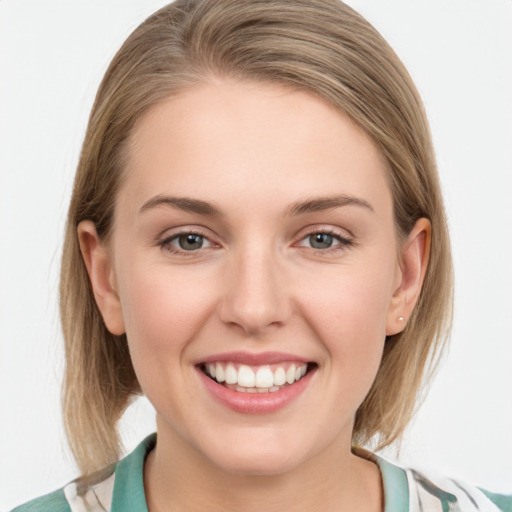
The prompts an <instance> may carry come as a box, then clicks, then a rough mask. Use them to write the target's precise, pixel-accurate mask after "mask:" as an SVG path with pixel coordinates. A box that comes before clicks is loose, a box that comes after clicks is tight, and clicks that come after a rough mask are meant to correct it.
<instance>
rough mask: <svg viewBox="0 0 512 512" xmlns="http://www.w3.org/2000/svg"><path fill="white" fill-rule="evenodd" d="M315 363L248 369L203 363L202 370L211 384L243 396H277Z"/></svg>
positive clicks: (272, 365) (218, 363) (225, 364)
mask: <svg viewBox="0 0 512 512" xmlns="http://www.w3.org/2000/svg"><path fill="white" fill-rule="evenodd" d="M315 367H316V364H315V363H292V362H289V363H279V364H270V365H268V364H267V365H262V366H249V365H245V364H238V363H235V362H217V363H202V364H200V365H199V368H200V370H201V371H202V372H203V373H204V374H205V375H206V376H207V377H209V378H210V379H211V380H213V381H214V382H216V383H217V384H220V385H222V386H224V387H226V388H228V389H231V390H233V391H238V392H241V393H274V392H276V391H279V390H281V389H283V388H286V387H289V386H291V385H292V384H294V383H295V382H298V381H299V380H301V379H302V378H303V377H304V376H305V375H306V374H307V373H308V372H310V371H312V370H313V369H314V368H315Z"/></svg>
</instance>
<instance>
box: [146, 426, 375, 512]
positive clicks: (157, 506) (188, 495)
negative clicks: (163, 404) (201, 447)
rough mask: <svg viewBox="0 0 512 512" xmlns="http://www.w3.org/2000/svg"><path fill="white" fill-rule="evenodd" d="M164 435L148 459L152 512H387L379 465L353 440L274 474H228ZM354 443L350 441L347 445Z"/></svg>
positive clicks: (186, 445) (149, 506)
mask: <svg viewBox="0 0 512 512" xmlns="http://www.w3.org/2000/svg"><path fill="white" fill-rule="evenodd" d="M173 437H174V436H172V435H170V436H168V435H166V434H164V435H161V433H160V432H159V437H158V441H157V445H156V447H155V448H154V449H153V451H152V452H151V453H150V454H149V455H148V458H147V459H146V463H145V467H144V484H145V490H146V499H147V504H148V510H149V512H185V511H187V512H195V511H203V510H208V511H212V512H217V511H219V512H220V511H235V510H236V511H237V512H239V511H243V512H260V511H261V510H265V511H266V512H282V510H293V511H294V512H306V511H311V510H322V511H325V512H331V511H332V512H334V511H336V512H345V511H347V512H348V511H350V512H358V511H361V512H362V511H364V512H382V510H383V493H382V484H381V477H380V472H379V469H378V467H377V466H376V465H375V464H374V463H373V462H370V461H367V460H365V459H362V458H360V457H357V456H355V455H353V454H352V453H351V449H350V439H348V440H345V442H340V441H339V440H337V441H336V443H334V444H332V445H329V446H327V447H326V448H325V449H324V450H323V451H322V452H321V453H318V454H316V455H315V456H313V457H311V458H309V459H308V460H306V461H304V462H303V463H302V464H300V465H298V466H297V467H294V468H293V469H291V470H289V471H286V472H283V473H279V474H272V475H250V474H238V473H233V472H231V471H225V470H223V469H222V468H219V467H217V466H215V465H214V464H213V463H212V462H211V461H209V460H207V459H206V458H205V457H204V456H202V455H201V454H199V453H198V452H197V451H196V450H194V449H193V448H192V447H191V446H190V445H188V444H187V443H185V442H184V441H183V440H181V439H177V438H174V439H173ZM347 441H348V442H347Z"/></svg>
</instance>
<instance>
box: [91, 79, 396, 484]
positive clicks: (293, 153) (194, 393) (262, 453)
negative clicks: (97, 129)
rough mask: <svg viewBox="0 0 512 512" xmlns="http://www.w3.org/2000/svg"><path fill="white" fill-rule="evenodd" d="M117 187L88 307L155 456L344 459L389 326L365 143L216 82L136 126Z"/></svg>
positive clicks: (285, 101)
mask: <svg viewBox="0 0 512 512" xmlns="http://www.w3.org/2000/svg"><path fill="white" fill-rule="evenodd" d="M125 178H126V179H125V181H124V182H123V185H122V188H121V190H120V192H119V196H118V202H117V205H116V210H115V219H114V229H113V236H112V239H111V241H110V245H109V247H108V251H107V252H106V253H105V254H107V253H108V258H107V259H108V263H107V264H106V265H105V266H104V269H105V275H106V276H107V277H108V279H106V280H104V282H106V281H108V285H106V286H107V288H108V286H111V288H112V291H111V296H110V298H109V299H108V300H107V306H105V304H103V303H102V300H103V299H101V298H100V299H99V304H100V308H101V309H102V312H103V315H104V318H105V321H106V324H107V326H108V327H109V328H110V330H112V331H113V332H118V333H121V332H123V331H126V334H127V338H128V343H129V347H130V353H131V357H132V360H133V365H134V367H135V371H136V373H137V376H138V379H139V382H140V384H141V386H142V389H143V391H144V393H145V394H146V395H147V397H148V398H149V400H150V401H151V402H152V404H153V405H154V407H155V409H156V411H157V422H158V433H159V445H161V446H162V448H164V447H165V446H168V447H177V446H179V447H180V449H182V450H184V451H185V452H187V451H188V452H190V453H194V454H195V456H198V457H199V458H200V460H202V461H203V462H204V463H208V464H213V466H215V467H218V468H222V469H224V470H227V471H233V472H238V473H251V474H276V473H280V472H283V471H287V470H290V469H292V468H294V467H298V466H299V465H300V464H302V463H305V462H306V461H313V460H315V459H316V458H318V457H323V456H326V454H338V453H341V452H347V453H348V452H349V450H350V442H351V436H352V428H353V421H354V415H355V413H356V410H357V409H358V407H359V405H360V404H361V402H362V401H363V399H364V397H365V395H366V394H367V392H368V391H369V389H370V386H371V384H372V382H373V380H374V378H375V375H376V372H377V370H378V368H379V364H380V360H381V355H382V350H383V346H384V341H385V337H386V334H393V333H395V332H397V331H398V330H400V326H399V325H398V323H399V321H398V320H397V317H398V316H399V315H401V314H402V311H400V310H399V309H400V304H401V303H400V300H401V299H400V293H401V292H400V290H401V284H402V281H403V272H402V270H401V267H400V265H399V259H400V257H399V254H400V248H399V247H398V246H397V242H396V236H395V230H394V224H393V206H392V199H391V194H390V190H389V187H388V184H387V181H386V169H385V163H384V161H383V159H382V157H381V155H380V154H379V152H378V151H377V149H376V147H375V146H374V144H373V143H372V141H371V140H370V139H369V138H368V137H367V136H366V135H365V134H364V133H363V132H362V131H361V130H360V129H359V128H358V127H357V126H356V125H354V123H352V122H351V121H350V120H349V119H348V118H347V117H345V116H343V115H341V114H340V113H339V112H337V111H335V110H334V109H333V108H332V107H330V106H329V105H328V104H327V103H325V102H324V101H322V100H321V99H318V98H316V97H315V96H313V95H311V94H308V93H305V92H294V91H291V90H289V89H285V88H283V87H280V86H277V85H266V84H257V83H252V82H233V81H227V80H223V81H220V80H219V81H213V82H211V83H208V84H204V85H201V86H196V87H195V88H192V89H189V90H187V91H185V92H183V93H181V94H180V95H178V96H176V97H174V98H172V99H169V100H168V101H166V102H164V103H162V104H160V105H158V106H155V107H154V108H153V109H152V110H150V111H149V112H148V113H147V114H146V115H145V116H144V117H142V118H141V119H140V120H139V122H138V124H137V126H136V129H135V132H134V134H133V136H132V139H131V143H130V151H129V157H128V166H127V169H126V175H125ZM93 284H94V283H93ZM106 293H107V295H108V293H110V292H108V290H107V292H106ZM97 296H98V294H97ZM108 301H110V302H108ZM116 301H118V305H119V307H118V309H116V307H115V305H114V306H112V304H113V303H115V302H116ZM108 304H110V306H109V305H108ZM305 371H306V373H305V375H303V373H304V372H305ZM215 377H216V378H215ZM223 379H224V381H223V382H218V381H219V380H220V381H222V380H223ZM296 379H298V380H296ZM226 380H227V381H228V382H229V384H227V383H226ZM178 451H179V450H178Z"/></svg>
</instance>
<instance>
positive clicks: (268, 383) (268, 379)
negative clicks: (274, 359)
mask: <svg viewBox="0 0 512 512" xmlns="http://www.w3.org/2000/svg"><path fill="white" fill-rule="evenodd" d="M239 378H240V377H239ZM238 382H240V380H239V381H238ZM274 384H278V383H277V382H275V377H274V374H273V373H272V370H271V369H270V367H269V366H261V367H260V368H258V371H257V372H256V379H255V385H256V386H257V387H258V388H271V387H272V386H273V385H274ZM283 384H284V382H283Z"/></svg>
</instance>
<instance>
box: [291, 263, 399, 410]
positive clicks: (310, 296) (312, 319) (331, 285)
mask: <svg viewBox="0 0 512 512" xmlns="http://www.w3.org/2000/svg"><path fill="white" fill-rule="evenodd" d="M389 268H392V267H386V266H382V265H375V266H373V267H372V266H371V265H363V266H361V268H355V267H354V266H352V267H350V268H349V267H347V268H346V269H338V270H337V272H336V273H332V274H331V275H329V276H325V277H324V278H323V279H322V278H317V279H315V286H314V287H311V286H304V287H303V291H302V294H301V295H302V305H303V307H302V310H303V312H304V313H303V314H304V316H305V317H306V318H307V321H308V323H309V325H310V326H311V328H312V329H313V330H314V331H315V333H316V337H317V338H318V339H319V340H321V342H322V344H323V346H324V350H326V351H327V353H328V357H327V359H326V360H327V364H328V365H330V366H331V370H332V371H333V374H334V376H335V377H334V378H336V379H339V380H340V382H341V384H340V392H341V393H343V392H347V390H349V389H350V390H354V391H355V390H357V395H358V396H359V400H361V401H362V399H363V398H364V396H365V395H366V393H367V392H368V390H369V388H370V386H371V384H372V383H373V380H374V378H375V375H376V373H377V371H378V368H379V366H380V361H381V358H382V351H383V348H384V342H385V338H386V319H387V312H388V307H389V303H390V300H391V295H392V284H393V272H390V271H389Z"/></svg>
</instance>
